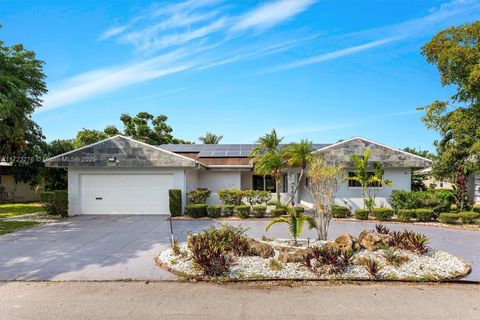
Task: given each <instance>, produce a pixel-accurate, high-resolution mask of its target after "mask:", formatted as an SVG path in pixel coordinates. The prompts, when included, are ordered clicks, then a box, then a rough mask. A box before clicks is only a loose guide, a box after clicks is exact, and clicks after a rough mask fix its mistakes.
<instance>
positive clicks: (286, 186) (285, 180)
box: [282, 174, 288, 193]
mask: <svg viewBox="0 0 480 320" xmlns="http://www.w3.org/2000/svg"><path fill="white" fill-rule="evenodd" d="M282 189H283V190H282V192H284V193H287V192H288V174H284V175H283V188H282Z"/></svg>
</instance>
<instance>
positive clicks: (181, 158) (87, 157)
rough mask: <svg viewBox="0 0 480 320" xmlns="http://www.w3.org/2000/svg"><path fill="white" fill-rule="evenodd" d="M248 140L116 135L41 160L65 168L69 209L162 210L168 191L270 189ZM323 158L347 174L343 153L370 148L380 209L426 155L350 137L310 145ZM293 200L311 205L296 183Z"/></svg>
mask: <svg viewBox="0 0 480 320" xmlns="http://www.w3.org/2000/svg"><path fill="white" fill-rule="evenodd" d="M253 147H254V145H253V144H228V145H225V144H219V145H201V144H189V145H187V144H177V145H173V144H169V145H161V146H152V145H148V144H145V143H142V142H139V141H136V140H133V139H131V138H128V137H125V136H121V135H117V136H115V137H112V138H109V139H106V140H103V141H100V142H97V143H94V144H91V145H89V146H85V147H83V148H79V149H76V150H73V151H71V152H68V153H65V154H62V155H59V156H56V157H53V158H50V159H47V160H46V161H45V164H46V166H48V167H56V168H59V170H68V193H69V214H70V215H79V214H169V208H168V207H169V206H168V190H169V189H180V190H182V194H183V197H182V200H183V205H185V199H186V194H187V193H188V192H189V191H191V190H195V189H197V188H208V189H210V190H211V191H212V196H211V198H210V200H209V203H210V204H214V203H218V196H217V195H216V191H218V190H220V189H260V190H269V191H271V192H272V193H274V192H275V184H274V182H273V180H272V179H271V177H268V176H267V177H265V178H264V177H263V176H257V175H255V173H254V168H253V166H252V165H251V163H250V158H249V157H248V154H249V153H250V151H251V150H252V148H253ZM314 147H315V148H316V149H317V152H321V153H323V154H324V155H325V157H326V158H327V159H330V160H335V161H341V162H344V163H345V164H346V165H347V169H346V170H347V171H348V172H347V174H351V171H352V170H351V169H349V167H350V168H351V166H352V165H351V163H350V162H349V159H350V155H352V154H358V155H361V154H363V152H364V151H365V150H366V149H370V152H371V154H370V159H371V161H380V162H382V163H383V165H384V167H385V176H384V178H385V179H389V180H391V181H392V186H390V187H384V188H381V189H380V190H379V192H378V195H377V204H378V205H379V206H386V207H388V206H389V201H388V198H389V195H390V193H391V191H392V190H394V189H404V190H410V179H411V172H412V170H417V169H419V168H426V167H429V166H430V165H431V162H430V160H428V159H425V158H422V157H419V156H417V155H414V154H410V153H407V152H404V151H401V150H398V149H395V148H391V147H388V146H385V145H383V144H380V143H376V142H372V141H370V140H367V139H364V138H358V137H355V138H351V139H348V140H345V141H342V142H339V143H335V144H314ZM298 174H299V169H297V168H289V169H286V170H285V172H284V174H283V176H282V182H281V188H282V189H281V194H282V197H283V198H284V199H286V198H287V197H288V196H289V194H290V192H293V190H294V189H295V183H296V180H297V175H298ZM300 184H301V185H300V187H299V191H298V193H297V194H296V195H295V202H296V203H297V204H301V205H304V206H307V207H309V206H311V204H312V199H311V196H310V194H309V193H308V192H307V190H306V189H305V185H308V179H302V181H300ZM336 203H337V204H340V205H347V206H349V207H351V208H352V209H356V208H359V207H362V206H363V204H362V197H361V190H360V188H359V187H358V186H357V185H355V183H353V182H352V181H350V182H346V183H344V184H343V185H342V187H341V189H340V191H339V192H338V196H337V199H336Z"/></svg>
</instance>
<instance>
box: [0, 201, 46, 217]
mask: <svg viewBox="0 0 480 320" xmlns="http://www.w3.org/2000/svg"><path fill="white" fill-rule="evenodd" d="M43 211H44V210H43V208H42V206H41V204H40V203H38V202H31V203H6V204H0V218H11V217H15V216H20V215H24V214H29V213H37V212H43Z"/></svg>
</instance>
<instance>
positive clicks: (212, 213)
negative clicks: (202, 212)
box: [207, 206, 222, 218]
mask: <svg viewBox="0 0 480 320" xmlns="http://www.w3.org/2000/svg"><path fill="white" fill-rule="evenodd" d="M207 215H208V216H209V217H210V218H218V217H220V216H221V215H222V206H208V207H207Z"/></svg>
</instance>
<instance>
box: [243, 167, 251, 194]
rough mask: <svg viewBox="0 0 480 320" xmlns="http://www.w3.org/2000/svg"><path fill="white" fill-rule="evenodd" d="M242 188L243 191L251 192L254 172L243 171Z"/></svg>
mask: <svg viewBox="0 0 480 320" xmlns="http://www.w3.org/2000/svg"><path fill="white" fill-rule="evenodd" d="M241 180H242V181H241V186H242V190H250V189H252V186H253V172H252V171H242V174H241Z"/></svg>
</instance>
